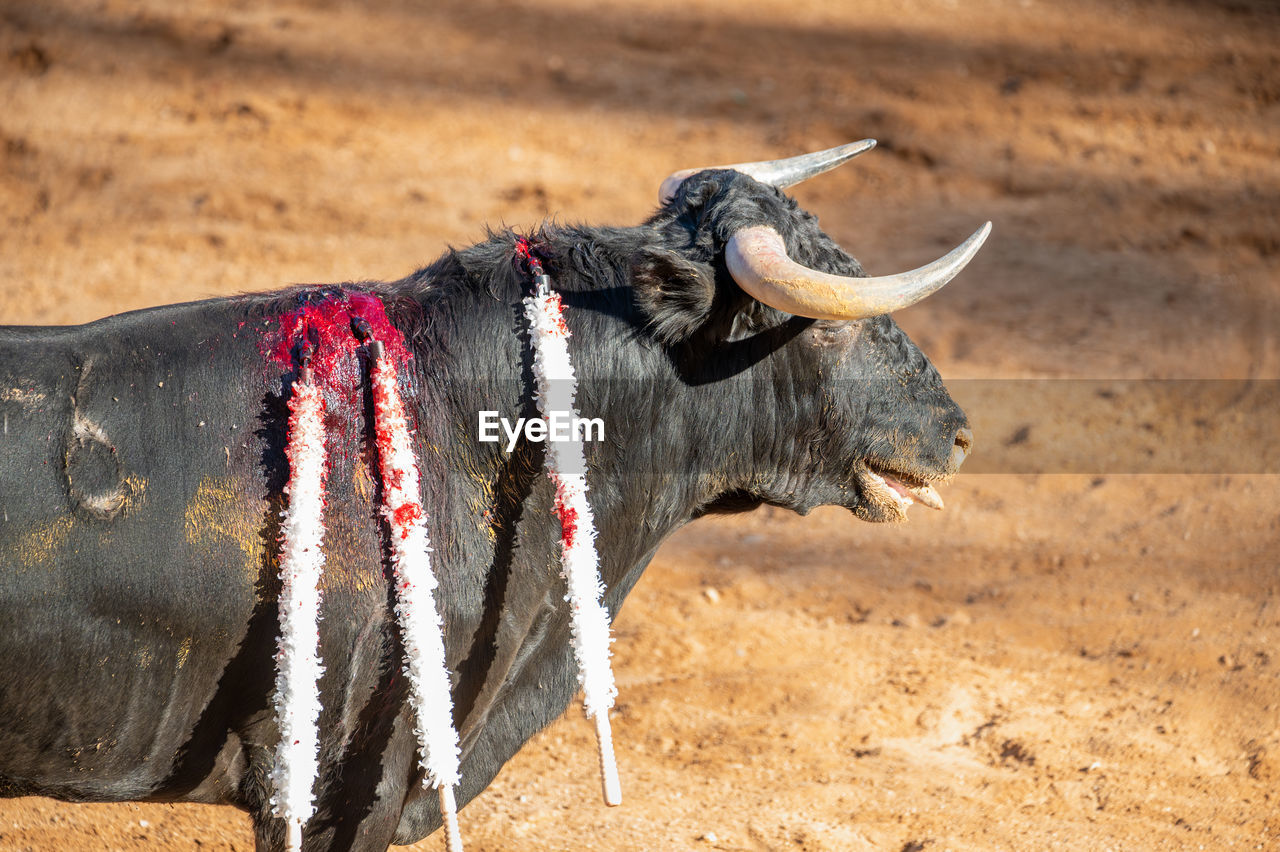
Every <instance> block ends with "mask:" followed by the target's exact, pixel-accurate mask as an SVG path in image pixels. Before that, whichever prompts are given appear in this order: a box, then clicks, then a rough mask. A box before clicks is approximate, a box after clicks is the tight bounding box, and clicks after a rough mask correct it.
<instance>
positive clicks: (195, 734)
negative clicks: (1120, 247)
mask: <svg viewBox="0 0 1280 852" xmlns="http://www.w3.org/2000/svg"><path fill="white" fill-rule="evenodd" d="M762 223H768V224H770V225H772V226H773V227H775V228H777V229H778V230H779V231H780V232H781V233H782V235H783V236H784V238H785V239H786V242H787V245H788V248H789V250H790V252H791V253H792V256H793V257H795V258H796V259H798V260H800V261H802V262H804V263H806V264H808V265H810V266H813V267H816V268H819V269H824V270H827V271H831V272H840V273H844V274H850V275H860V274H862V271H861V268H860V267H859V266H858V264H857V262H856V261H854V260H853V259H852V258H850V257H848V256H847V255H845V254H844V253H843V252H842V251H841V250H840V249H839V247H837V246H836V245H835V243H834V242H832V241H831V240H830V239H829V238H828V237H827V236H826V235H825V234H823V233H822V232H821V231H820V230H819V229H818V226H817V221H816V219H814V218H813V217H812V216H810V215H809V214H807V213H805V212H804V211H802V210H800V209H798V208H797V207H796V205H795V203H794V202H792V201H791V200H790V199H788V198H787V197H786V196H784V195H783V194H782V193H780V192H777V191H776V190H773V189H771V188H768V187H764V186H761V185H760V184H757V183H755V182H754V181H752V180H750V179H748V178H745V177H742V176H741V175H737V174H735V173H732V172H706V173H702V174H700V175H698V176H696V177H694V178H692V179H690V180H689V181H687V182H686V184H685V185H684V187H682V189H681V192H680V194H679V195H678V197H677V198H676V199H674V200H673V201H672V202H671V203H670V204H668V205H666V206H665V207H664V208H662V209H661V210H660V211H658V213H657V214H656V215H655V216H654V217H653V218H652V219H651V220H650V221H649V222H647V223H645V224H644V225H642V226H640V227H636V228H613V229H610V228H581V227H550V226H548V227H546V228H544V229H543V230H542V231H541V232H540V233H538V234H537V235H535V243H536V245H537V247H538V249H539V251H540V252H541V253H542V254H543V256H544V258H545V263H546V266H547V271H548V272H549V273H550V274H551V276H552V278H553V280H554V282H555V286H556V288H557V289H558V290H559V291H561V293H562V294H563V299H564V302H565V305H566V315H567V318H568V322H569V325H570V326H571V328H572V329H573V335H574V336H573V340H572V342H571V348H572V351H573V357H574V363H575V367H576V369H577V372H578V376H579V381H580V387H581V391H580V396H579V408H580V410H581V412H582V413H583V414H584V415H585V416H602V417H604V419H605V421H606V438H607V440H606V441H605V442H604V443H601V444H589V445H588V447H587V449H588V461H589V463H590V465H591V471H592V474H591V479H590V482H591V486H592V490H591V492H590V499H591V501H592V504H593V506H594V509H595V513H596V517H597V522H598V527H599V532H600V536H599V549H600V556H601V568H602V572H603V575H604V579H605V582H606V584H607V586H608V594H607V604H608V607H609V609H610V611H611V612H614V613H616V612H617V611H618V608H619V607H620V606H621V604H622V601H623V598H624V597H625V596H626V594H627V592H628V591H629V590H630V589H631V588H632V586H633V585H634V584H635V582H636V581H637V580H638V579H639V576H640V573H641V572H642V571H643V570H644V567H645V565H646V564H647V563H648V562H649V560H650V558H651V557H652V555H653V553H654V552H655V551H656V549H657V548H658V546H659V545H660V544H661V543H662V541H663V540H664V539H665V538H666V537H667V536H668V535H670V534H671V533H672V532H673V531H674V530H676V529H677V528H679V527H680V526H681V525H683V524H685V523H687V522H688V521H689V520H691V519H693V518H696V517H698V516H700V515H702V514H705V513H707V512H716V511H739V510H744V509H749V508H751V507H753V506H757V505H760V504H762V503H769V504H772V505H777V506H785V507H788V508H791V509H795V510H796V511H799V512H806V511H808V510H809V509H810V508H812V507H814V506H818V505H822V504H837V505H842V506H846V507H847V508H849V509H850V510H851V511H853V512H855V513H857V514H859V515H860V516H862V517H865V518H867V519H870V520H879V519H883V517H884V513H883V512H882V511H881V510H879V509H877V507H876V506H874V505H871V504H869V503H868V502H867V501H866V500H864V499H863V495H862V494H861V491H860V488H859V485H858V479H857V474H858V471H859V470H860V469H861V467H862V465H863V462H864V460H866V459H870V460H871V461H872V462H873V463H876V464H878V465H880V466H881V467H884V468H890V469H894V470H899V471H903V472H904V474H910V475H915V476H918V477H922V478H937V477H942V476H946V475H949V474H951V473H952V472H953V470H952V469H951V467H950V466H949V465H950V464H951V462H950V461H949V459H950V457H951V456H950V454H951V449H952V446H953V443H954V441H955V435H956V432H957V430H958V429H959V428H961V427H962V426H963V425H964V415H963V414H962V413H961V412H960V410H959V409H958V408H957V407H956V406H955V404H954V403H953V402H952V401H951V399H950V397H949V396H948V395H947V393H946V391H945V390H944V389H943V387H942V384H941V381H940V380H939V378H938V375H937V373H936V372H935V371H934V370H933V368H932V367H931V366H930V365H929V363H928V361H927V360H926V359H925V358H924V356H923V355H922V354H921V353H920V351H919V350H918V349H917V348H916V347H915V346H914V345H913V344H912V343H911V342H910V341H909V340H907V339H906V337H905V336H904V335H903V334H902V332H901V331H900V330H899V329H898V328H897V326H896V325H895V324H894V322H893V321H892V320H891V319H889V318H887V317H882V318H875V319H871V320H865V321H860V322H854V323H830V322H813V321H810V320H805V319H799V318H794V317H789V316H785V315H782V314H780V313H778V312H776V311H774V310H772V309H770V308H767V307H764V306H762V305H759V304H757V303H755V302H753V301H752V300H751V299H749V298H748V297H747V296H745V294H744V293H743V292H742V291H741V290H740V289H739V288H738V287H737V286H736V285H735V284H734V283H733V281H732V279H731V278H730V277H729V275H728V274H727V272H726V270H725V268H724V264H723V249H724V245H725V243H726V241H727V240H728V238H729V237H730V236H731V235H732V233H733V232H734V231H735V230H736V229H738V228H741V227H745V226H749V225H755V224H762ZM512 253H513V237H512V235H511V234H508V233H499V234H494V235H491V236H490V238H489V239H488V240H487V241H485V242H483V243H481V244H479V245H476V246H473V247H471V248H467V249H463V250H457V251H452V252H450V253H448V254H446V255H445V256H444V257H442V258H441V259H440V260H438V261H437V262H436V263H434V264H433V265H431V266H430V267H427V268H426V269H423V270H421V271H419V272H418V273H416V274H414V275H412V276H410V277H409V278H406V279H405V280H403V281H400V282H396V283H392V284H386V285H368V287H369V288H370V289H373V290H374V291H375V292H377V293H379V294H380V295H381V296H382V297H383V300H384V302H385V303H386V305H387V307H388V312H389V314H390V315H391V318H392V320H393V322H394V323H395V324H396V325H397V326H398V327H399V328H400V329H401V330H402V331H403V332H404V333H405V335H406V337H407V338H408V340H409V342H410V344H411V346H412V348H413V351H414V353H415V371H414V372H413V374H412V375H409V376H406V377H405V378H404V383H405V388H406V391H407V392H408V393H409V394H410V395H411V397H412V400H413V407H414V416H415V418H416V420H417V426H418V433H417V434H418V438H419V441H418V444H419V446H418V450H419V453H420V457H421V459H422V466H423V487H424V492H425V493H424V502H425V505H426V506H427V508H428V511H429V512H430V514H431V521H430V529H431V535H432V538H433V542H434V545H435V548H436V554H435V564H436V566H437V570H438V572H439V573H440V575H441V582H442V588H441V591H440V593H439V599H440V600H441V601H443V603H444V607H445V620H446V629H447V646H448V655H449V663H450V666H451V669H452V670H453V671H454V672H455V683H454V697H455V702H456V721H457V723H458V725H459V728H460V731H461V734H462V744H463V750H464V765H463V783H462V787H461V789H460V790H459V800H460V802H462V803H465V802H467V801H469V800H470V799H471V798H473V797H474V796H476V795H477V794H478V793H479V792H480V791H481V790H483V789H484V788H485V786H487V785H488V784H489V782H490V781H491V780H492V778H493V777H494V775H495V774H496V773H497V771H498V770H499V768H500V767H501V766H502V765H503V763H504V762H505V761H506V760H507V759H508V758H510V757H511V755H513V754H514V753H515V752H516V751H517V750H518V749H519V748H520V747H521V746H522V745H523V744H524V742H525V741H526V740H527V739H528V738H529V737H530V736H532V735H533V734H534V733H535V732H537V731H538V730H539V729H541V728H542V727H543V726H545V725H546V724H547V723H549V722H550V721H551V720H553V719H554V718H556V717H557V716H559V715H560V714H561V713H562V712H563V711H564V709H565V707H566V706H567V704H568V702H569V701H570V699H571V697H572V695H573V693H574V691H575V689H576V681H575V675H574V668H573V665H572V660H571V655H570V650H569V641H568V631H569V625H568V615H567V612H566V608H565V606H564V605H563V603H562V597H563V581H562V580H561V579H560V578H559V576H558V574H559V565H558V554H557V546H556V542H557V541H558V528H557V525H556V522H555V520H554V516H553V515H552V513H551V511H550V504H551V496H552V495H551V491H550V486H549V483H548V481H547V479H546V477H545V476H543V475H542V473H541V468H542V462H543V453H542V447H541V446H540V445H530V444H522V445H520V446H519V447H517V449H516V451H515V453H513V454H512V455H510V456H508V455H506V454H505V453H504V452H503V451H502V449H501V448H500V447H499V446H498V445H494V444H481V443H479V442H478V441H477V440H476V417H477V412H478V411H479V410H480V409H482V408H496V409H499V410H501V411H502V413H503V414H504V416H507V417H515V416H529V415H532V414H533V413H534V408H533V403H532V400H531V385H532V376H531V372H530V366H529V363H530V362H529V354H528V345H527V343H528V342H527V338H526V336H525V335H524V332H523V327H524V321H523V318H522V316H521V312H520V302H519V300H520V297H521V295H522V294H523V292H524V288H525V287H526V281H525V279H524V277H523V276H522V275H521V274H519V273H518V272H517V271H516V270H515V269H514V267H513V263H512ZM296 295H297V294H296V292H289V293H286V294H280V295H275V296H252V297H239V298H234V299H220V300H212V301H209V302H202V303H194V304H190V305H178V306H173V307H168V308H157V309H153V310H149V311H142V312H137V313H134V314H126V315H122V316H119V317H112V318H109V319H106V320H102V321H99V322H97V323H92V324H90V325H87V326H82V327H77V328H67V329H5V330H3V331H0V380H3V382H4V384H3V385H2V386H0V387H3V388H12V389H16V390H14V392H12V393H9V394H8V395H7V396H5V397H4V401H3V402H0V409H3V412H4V414H5V416H6V418H7V419H6V426H7V429H8V430H9V431H8V433H7V439H6V441H5V442H4V444H3V445H0V446H2V447H3V449H2V450H0V452H2V453H3V455H0V495H2V498H0V499H3V501H4V511H5V513H6V518H7V520H6V522H5V523H4V526H3V528H2V531H3V534H2V535H0V559H3V563H2V565H3V567H2V570H3V571H4V572H5V574H4V576H5V580H4V582H3V584H0V660H2V661H3V664H2V668H0V720H3V724H0V793H2V794H7V795H24V794H41V795H49V796H55V797H59V798H64V799H70V800H104V801H118V800H142V799H150V800H169V801H172V800H186V801H204V802H224V803H229V804H234V805H237V806H239V807H242V808H245V809H246V810H248V811H249V812H250V813H251V814H252V815H253V817H254V822H255V826H256V831H257V838H258V846H259V848H260V849H277V848H280V847H281V846H282V843H283V827H282V826H281V824H280V823H279V822H278V821H276V820H273V819H271V818H270V805H269V801H268V800H269V795H270V791H269V788H268V782H267V772H268V770H269V767H270V762H271V752H272V749H273V747H274V743H275V728H274V724H273V721H272V715H271V711H270V690H271V687H272V679H273V671H274V669H273V666H274V661H273V650H274V637H275V634H276V623H275V617H276V613H275V598H276V594H277V591H278V589H277V583H276V580H275V569H276V564H275V559H276V550H277V545H276V539H277V535H278V521H277V518H278V515H279V510H280V508H281V506H282V505H283V496H282V494H281V488H282V486H283V484H284V482H285V480H286V477H287V465H286V461H285V459H284V456H283V445H284V431H283V426H284V422H285V417H286V409H285V401H286V399H287V394H288V391H289V383H290V381H291V380H292V374H285V375H281V374H280V371H278V370H274V369H271V368H269V367H267V366H266V365H265V364H264V362H263V359H262V358H261V357H260V355H259V353H258V351H257V348H256V344H257V341H258V339H259V336H260V335H261V334H264V333H267V331H268V330H269V327H270V324H269V323H268V322H267V318H269V317H271V316H272V315H274V314H278V313H281V312H283V311H286V310H288V309H289V306H290V305H292V304H293V303H294V300H295V299H296ZM241 324H244V327H243V328H241V327H240V325H241ZM161 382H163V383H164V384H163V387H160V385H159V383H161ZM23 394H26V396H23ZM368 416H369V412H368V409H367V400H366V407H365V411H364V412H363V413H362V414H361V415H360V416H359V417H357V418H356V420H355V422H351V423H340V424H337V425H336V426H334V427H332V428H333V430H336V436H335V437H334V440H335V441H337V442H341V443H342V444H343V448H342V449H335V451H334V452H335V458H334V460H333V462H332V467H331V471H330V487H331V494H330V496H329V503H328V509H327V511H328V516H327V518H326V521H327V526H328V535H327V538H326V552H327V560H328V562H327V565H326V570H327V572H328V577H329V579H328V585H327V586H326V590H325V604H324V619H323V622H322V643H323V644H322V654H323V656H324V663H325V667H326V674H325V678H324V680H323V682H322V694H323V700H324V704H325V711H324V715H323V718H322V731H323V736H322V753H321V780H320V782H319V783H318V785H317V791H318V793H317V796H318V806H319V811H318V813H317V816H316V817H315V818H313V820H312V821H311V823H310V824H309V826H308V832H307V843H308V848H311V849H335V850H336V849H361V850H365V849H373V850H382V849H385V848H386V846H387V844H388V843H392V842H394V843H410V842H414V841H416V840H418V839H420V838H421V837H423V836H424V835H426V834H427V833H429V832H431V831H433V830H434V829H435V828H436V827H438V825H439V816H438V814H437V802H436V797H435V794H434V792H432V791H423V790H422V789H421V788H420V786H419V784H418V780H419V776H418V774H417V770H416V758H415V743H414V741H413V738H412V731H411V726H410V725H409V724H408V722H407V718H406V712H407V710H406V708H405V703H404V697H405V692H404V691H405V685H404V679H403V677H402V676H401V675H400V673H399V667H400V660H399V655H400V649H399V644H398V638H397V634H396V628H395V624H394V621H393V619H392V617H391V615H390V607H389V599H388V595H389V591H388V585H387V583H386V576H385V574H386V566H385V564H384V562H383V559H384V556H383V542H382V538H381V535H382V532H381V530H380V527H379V522H378V520H377V511H376V499H377V497H376V492H370V491H369V490H368V489H362V488H361V487H360V486H359V483H360V482H361V481H371V478H370V477H369V472H370V471H371V470H372V458H373V457H372V448H371V447H370V445H369V443H368V440H369V439H368V432H369V429H368ZM77 422H80V423H81V424H82V427H83V424H84V423H91V424H93V425H94V426H96V427H97V428H98V429H99V430H100V433H101V435H102V436H105V440H103V439H100V438H95V437H92V436H90V437H87V438H86V437H85V435H86V434H89V433H88V432H86V429H85V428H80V429H79V430H77V429H76V427H75V425H74V424H75V423H77ZM197 424H199V425H197ZM91 431H92V430H90V432H91ZM331 434H333V432H332V431H331ZM362 476H363V477H365V479H363V480H362ZM210 483H212V485H210ZM218 489H222V490H221V491H219V490H218ZM228 494H230V495H231V497H232V498H234V499H227V495H228ZM210 495H213V496H212V497H210ZM219 495H221V496H219ZM193 507H194V508H193ZM255 542H256V545H255ZM621 748H622V749H623V750H624V751H625V748H626V744H625V743H622V744H621ZM581 758H582V760H581V763H582V771H583V772H584V773H589V772H593V771H594V760H593V758H592V757H591V756H590V755H585V754H584V755H582V756H581ZM464 827H465V820H464Z"/></svg>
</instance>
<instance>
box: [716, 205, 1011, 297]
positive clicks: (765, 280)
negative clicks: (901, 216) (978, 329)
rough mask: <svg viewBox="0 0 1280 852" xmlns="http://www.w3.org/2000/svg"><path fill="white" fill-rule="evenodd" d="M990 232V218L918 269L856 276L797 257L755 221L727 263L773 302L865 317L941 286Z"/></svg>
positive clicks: (744, 283)
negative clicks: (804, 263)
mask: <svg viewBox="0 0 1280 852" xmlns="http://www.w3.org/2000/svg"><path fill="white" fill-rule="evenodd" d="M990 233H991V223H990V222H987V223H986V224H985V225H983V226H982V227H981V228H979V229H978V230H976V231H974V232H973V235H972V236H970V237H969V239H967V240H965V241H964V242H963V243H961V244H960V245H959V246H957V247H956V248H954V249H952V250H951V252H949V253H948V254H946V255H944V256H942V257H940V258H939V259H937V260H935V261H934V262H933V263H930V264H928V265H926V266H922V267H920V268H919V269H913V270H911V271H910V272H900V273H898V274H897V275H883V276H880V277H877V278H856V277H849V276H843V275H832V274H830V273H827V272H819V271H817V270H816V269H809V268H808V267H807V266H802V265H800V264H799V263H796V262H795V261H794V260H792V259H791V258H790V257H788V256H787V246H786V244H785V243H784V242H783V241H782V237H781V236H780V235H779V234H778V232H777V231H775V230H774V229H773V228H770V227H769V226H768V225H757V226H755V227H752V228H743V229H742V230H741V231H738V232H737V233H735V234H734V235H733V236H732V237H731V238H730V239H729V245H728V246H727V247H726V248H725V263H726V264H727V265H728V267H729V274H730V275H732V276H733V280H734V281H736V282H737V283H738V286H739V287H741V288H742V289H743V290H745V291H746V292H747V293H748V294H749V295H750V296H752V297H754V298H755V299H756V300H757V301H760V302H763V303H764V304H766V305H769V306H770V307H773V308H777V309H778V310H780V311H783V312H785V313H788V314H795V315H796V316H802V317H812V318H813V319H830V320H853V319H862V318H863V317H873V316H879V315H880V314H887V313H891V312H893V311H897V310H901V309H902V308H905V307H907V306H908V305H913V304H915V303H916V302H918V301H920V300H921V299H923V298H924V297H925V296H928V295H929V294H930V293H933V292H935V291H937V290H938V289H940V288H941V287H942V286H943V285H944V284H946V283H947V282H948V281H950V280H951V279H952V278H954V277H956V274H957V273H959V272H960V270H961V269H964V267H965V265H966V264H967V263H968V262H969V261H970V260H972V259H973V256H974V255H975V254H977V253H978V249H979V248H981V247H982V243H983V241H985V240H986V238H987V235H988V234H990Z"/></svg>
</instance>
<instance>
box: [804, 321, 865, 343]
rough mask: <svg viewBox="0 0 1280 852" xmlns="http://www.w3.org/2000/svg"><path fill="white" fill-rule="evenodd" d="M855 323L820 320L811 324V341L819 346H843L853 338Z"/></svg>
mask: <svg viewBox="0 0 1280 852" xmlns="http://www.w3.org/2000/svg"><path fill="white" fill-rule="evenodd" d="M855 327H856V323H852V322H846V321H820V322H816V323H814V325H813V341H814V343H816V344H818V345H819V346H843V345H846V344H848V342H849V341H850V340H852V339H853V334H854V329H855Z"/></svg>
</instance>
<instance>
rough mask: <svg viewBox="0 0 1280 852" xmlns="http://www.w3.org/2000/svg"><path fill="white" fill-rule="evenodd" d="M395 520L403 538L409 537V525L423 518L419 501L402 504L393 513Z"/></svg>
mask: <svg viewBox="0 0 1280 852" xmlns="http://www.w3.org/2000/svg"><path fill="white" fill-rule="evenodd" d="M391 516H392V518H393V519H394V520H395V525H396V527H397V529H399V530H400V531H401V532H400V537H401V538H408V537H409V526H410V525H411V524H414V523H416V522H417V521H419V520H421V519H422V507H421V506H419V505H418V504H417V502H409V503H404V504H402V505H401V506H400V507H399V508H397V509H396V510H395V511H394V512H392V513H391Z"/></svg>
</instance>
